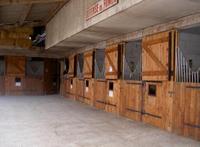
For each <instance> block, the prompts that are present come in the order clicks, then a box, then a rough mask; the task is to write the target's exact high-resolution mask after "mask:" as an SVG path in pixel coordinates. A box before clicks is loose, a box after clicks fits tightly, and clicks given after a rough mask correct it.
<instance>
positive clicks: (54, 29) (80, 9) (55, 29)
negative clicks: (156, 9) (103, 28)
mask: <svg viewBox="0 0 200 147" xmlns="http://www.w3.org/2000/svg"><path fill="white" fill-rule="evenodd" d="M96 1H97V0H89V1H85V0H84V1H83V0H71V1H69V3H67V4H66V5H65V6H64V7H63V8H62V9H61V10H60V11H59V12H58V13H57V14H56V16H55V17H54V18H53V19H52V20H51V21H50V22H49V23H48V24H47V27H46V32H47V39H46V48H50V47H52V46H54V45H56V44H57V43H59V42H60V41H62V40H64V39H66V38H69V37H71V36H73V35H74V34H76V33H78V32H80V31H82V30H84V29H86V28H88V27H89V26H92V25H94V24H96V23H98V22H100V21H102V20H105V19H106V18H108V17H110V16H112V15H114V14H116V13H119V12H120V11H123V10H125V9H127V8H129V7H131V6H133V5H136V4H137V3H139V2H141V1H143V0H119V4H117V5H115V6H114V7H112V8H110V9H108V10H106V11H104V12H103V13H101V14H99V15H97V16H96V17H94V18H92V19H90V20H88V21H86V10H87V8H88V7H89V6H90V5H91V4H93V3H95V2H96Z"/></svg>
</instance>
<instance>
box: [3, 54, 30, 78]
mask: <svg viewBox="0 0 200 147" xmlns="http://www.w3.org/2000/svg"><path fill="white" fill-rule="evenodd" d="M25 64H26V58H25V57H20V56H7V57H6V74H7V75H25Z"/></svg>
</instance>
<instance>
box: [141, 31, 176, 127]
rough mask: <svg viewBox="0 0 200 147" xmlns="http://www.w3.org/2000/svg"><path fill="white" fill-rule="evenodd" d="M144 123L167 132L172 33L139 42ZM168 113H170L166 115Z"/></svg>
mask: <svg viewBox="0 0 200 147" xmlns="http://www.w3.org/2000/svg"><path fill="white" fill-rule="evenodd" d="M142 46H143V51H142V80H143V83H144V90H145V92H144V97H143V116H142V119H143V121H144V122H147V123H150V124H152V125H155V126H157V127H160V128H165V129H168V130H171V124H170V123H171V118H172V116H171V115H172V101H173V100H172V98H171V97H170V92H173V86H170V82H169V81H171V78H172V77H174V60H175V59H174V50H175V31H167V32H163V33H159V34H155V35H151V36H146V37H145V38H144V39H143V41H142ZM169 112H170V113H169Z"/></svg>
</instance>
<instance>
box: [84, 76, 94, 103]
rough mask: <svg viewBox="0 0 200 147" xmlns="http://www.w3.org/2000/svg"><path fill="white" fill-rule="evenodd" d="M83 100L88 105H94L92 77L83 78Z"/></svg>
mask: <svg viewBox="0 0 200 147" xmlns="http://www.w3.org/2000/svg"><path fill="white" fill-rule="evenodd" d="M84 98H85V100H84V102H85V103H86V104H88V105H90V106H94V79H85V80H84Z"/></svg>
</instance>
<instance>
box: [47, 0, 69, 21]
mask: <svg viewBox="0 0 200 147" xmlns="http://www.w3.org/2000/svg"><path fill="white" fill-rule="evenodd" d="M68 2H69V0H64V1H63V2H62V3H59V4H58V5H56V6H55V7H54V8H53V9H51V11H50V12H49V15H48V17H47V18H46V19H45V20H44V25H46V24H47V23H48V22H49V21H50V20H51V19H52V18H53V17H54V16H55V15H56V14H57V13H58V11H59V10H60V9H61V8H62V7H64V6H65V4H67V3H68Z"/></svg>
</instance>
